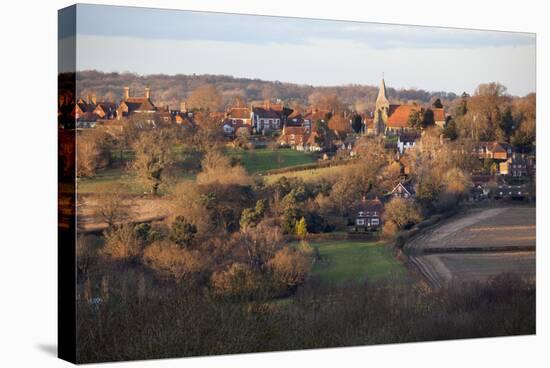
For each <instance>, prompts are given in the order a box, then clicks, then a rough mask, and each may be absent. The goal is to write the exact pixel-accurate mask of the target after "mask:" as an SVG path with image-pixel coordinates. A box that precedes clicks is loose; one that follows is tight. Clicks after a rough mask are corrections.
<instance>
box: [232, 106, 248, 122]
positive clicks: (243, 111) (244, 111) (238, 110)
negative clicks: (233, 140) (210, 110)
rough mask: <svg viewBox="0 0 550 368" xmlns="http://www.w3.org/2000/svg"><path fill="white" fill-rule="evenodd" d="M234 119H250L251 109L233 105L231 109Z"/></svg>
mask: <svg viewBox="0 0 550 368" xmlns="http://www.w3.org/2000/svg"><path fill="white" fill-rule="evenodd" d="M229 115H230V116H231V118H233V119H250V109H249V108H248V107H233V108H231V110H230V111H229Z"/></svg>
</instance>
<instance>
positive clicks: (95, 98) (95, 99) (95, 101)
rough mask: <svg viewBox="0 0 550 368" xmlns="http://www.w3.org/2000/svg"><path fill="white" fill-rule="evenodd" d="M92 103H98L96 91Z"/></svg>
mask: <svg viewBox="0 0 550 368" xmlns="http://www.w3.org/2000/svg"><path fill="white" fill-rule="evenodd" d="M92 103H93V104H94V105H95V104H96V103H97V96H96V94H95V93H94V94H93V95H92Z"/></svg>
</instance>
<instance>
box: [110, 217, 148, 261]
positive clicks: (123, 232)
mask: <svg viewBox="0 0 550 368" xmlns="http://www.w3.org/2000/svg"><path fill="white" fill-rule="evenodd" d="M103 236H104V238H105V246H104V247H103V249H102V253H103V254H105V255H107V256H108V257H110V258H112V259H115V260H132V259H135V258H137V257H139V255H140V254H141V244H140V241H139V239H138V238H137V236H136V233H135V231H134V226H133V225H132V224H121V225H118V226H115V227H112V228H109V229H107V230H106V231H104V232H103Z"/></svg>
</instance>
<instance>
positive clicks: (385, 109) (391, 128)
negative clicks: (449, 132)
mask: <svg viewBox="0 0 550 368" xmlns="http://www.w3.org/2000/svg"><path fill="white" fill-rule="evenodd" d="M387 95H388V93H387V90H386V83H385V81H384V78H382V82H381V83H380V89H379V90H378V96H377V97H376V105H375V110H374V118H373V121H372V133H373V134H374V135H380V134H382V135H395V134H399V133H401V132H404V131H408V130H412V129H413V128H411V127H409V124H408V120H409V116H410V115H411V113H413V112H415V111H418V110H420V109H421V107H420V106H418V105H413V104H406V105H398V104H391V103H390V101H389V99H388V97H387ZM431 110H432V111H433V113H434V122H435V125H438V126H441V127H443V126H444V124H445V109H444V108H431Z"/></svg>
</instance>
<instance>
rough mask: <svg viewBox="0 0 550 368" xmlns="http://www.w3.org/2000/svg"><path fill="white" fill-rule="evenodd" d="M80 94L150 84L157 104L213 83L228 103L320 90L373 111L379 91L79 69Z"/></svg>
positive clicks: (115, 94)
mask: <svg viewBox="0 0 550 368" xmlns="http://www.w3.org/2000/svg"><path fill="white" fill-rule="evenodd" d="M77 84H78V88H79V92H78V94H79V97H82V98H85V97H86V96H87V95H92V94H96V96H97V98H98V100H106V101H118V100H119V99H121V98H122V93H123V87H124V86H130V89H131V91H135V93H136V94H138V95H139V94H140V93H142V91H143V89H144V88H145V87H146V86H148V87H150V88H151V95H152V98H153V100H154V101H155V102H156V103H157V105H159V106H161V105H170V106H173V107H176V106H179V104H180V102H181V101H183V100H185V99H186V98H187V97H188V95H189V94H190V93H191V92H192V91H193V90H194V89H196V88H197V87H199V86H201V85H203V84H213V85H215V86H216V88H218V90H219V91H220V92H221V93H222V95H223V98H224V103H225V104H229V103H231V101H233V99H234V98H235V97H241V98H243V99H244V100H246V101H249V102H250V101H258V100H264V99H268V98H280V99H282V100H283V101H285V102H287V103H289V104H295V103H297V104H300V105H306V104H308V103H309V102H311V101H314V100H315V97H316V95H319V94H335V95H337V96H338V97H339V98H340V99H341V101H342V102H343V103H344V104H346V105H347V106H349V107H350V108H352V109H354V110H358V111H371V110H372V109H373V107H374V101H375V99H376V95H377V93H378V86H367V85H345V86H334V87H314V86H309V85H298V84H293V83H283V82H279V81H263V80H259V79H249V78H235V77H231V76H226V75H183V74H178V75H164V74H155V75H147V76H140V75H137V74H132V73H103V72H98V71H81V72H78V73H77ZM388 94H389V97H390V99H391V100H392V102H395V103H400V102H407V101H412V100H414V101H418V102H421V103H428V102H430V101H432V100H434V99H435V98H441V100H443V101H444V103H445V101H452V100H454V99H456V98H457V97H458V96H457V95H456V94H455V93H453V92H450V93H448V92H428V91H425V90H422V89H399V90H396V89H393V88H388Z"/></svg>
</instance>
